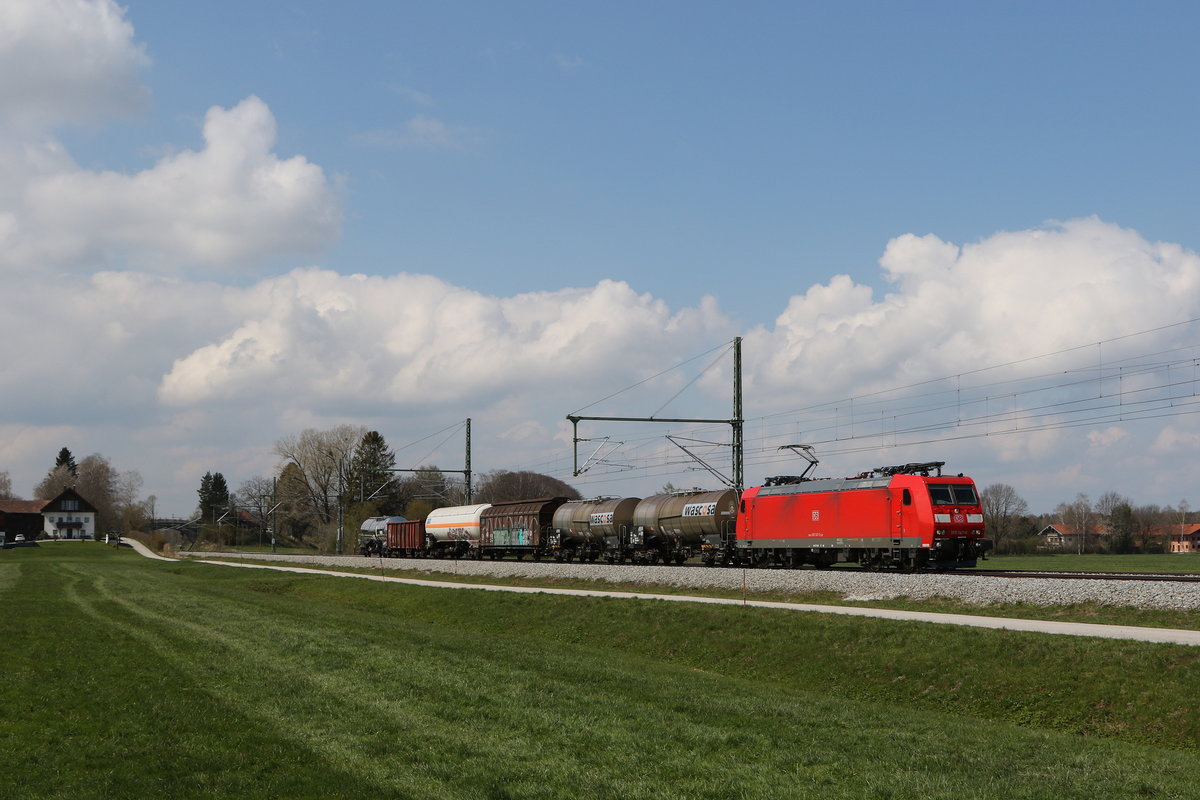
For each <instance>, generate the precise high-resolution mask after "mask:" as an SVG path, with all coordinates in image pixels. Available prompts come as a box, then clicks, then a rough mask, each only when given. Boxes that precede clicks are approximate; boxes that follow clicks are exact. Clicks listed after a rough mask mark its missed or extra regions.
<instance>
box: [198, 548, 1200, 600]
mask: <svg viewBox="0 0 1200 800" xmlns="http://www.w3.org/2000/svg"><path fill="white" fill-rule="evenodd" d="M181 555H185V556H187V557H189V558H219V559H223V560H230V559H236V560H247V561H254V560H258V561H286V562H289V563H295V564H320V565H322V566H332V567H341V568H356V567H357V568H362V567H370V568H378V567H379V566H380V565H381V564H382V566H383V568H384V569H385V570H387V571H393V570H402V569H403V570H419V571H421V572H426V573H429V574H430V576H431V577H432V576H438V575H447V574H449V575H455V574H457V575H483V576H489V575H490V576H506V577H524V578H533V579H539V580H545V579H553V578H576V579H585V580H601V581H608V582H612V583H643V584H657V585H660V586H674V587H680V588H722V589H732V590H734V591H739V590H741V589H742V587H743V581H744V582H745V583H744V586H745V588H746V589H747V590H748V591H750V592H785V593H786V592H811V591H832V592H837V593H839V594H841V595H842V596H843V597H844V598H845V599H846V600H851V601H860V602H869V601H872V600H890V599H894V598H901V597H909V598H913V599H916V600H921V599H925V598H929V597H949V598H955V599H958V600H961V601H963V602H966V603H971V604H974V605H980V606H986V605H991V604H1003V603H1029V604H1031V605H1045V606H1058V605H1075V604H1080V603H1096V604H1099V605H1107V606H1135V607H1138V608H1164V609H1180V610H1188V611H1190V610H1196V609H1200V583H1184V582H1180V583H1175V582H1171V581H1152V582H1138V581H1109V580H1056V579H1050V578H1020V579H1016V578H993V577H981V576H972V575H950V574H917V575H900V574H888V573H867V572H864V573H852V572H844V571H841V570H833V571H823V570H812V569H801V570H774V569H747V570H743V569H737V568H733V569H729V568H725V569H722V568H708V569H704V568H693V567H687V568H679V567H664V566H630V565H609V564H599V565H597V564H578V563H574V564H559V563H555V562H540V563H538V562H532V561H442V560H436V559H401V558H396V559H378V558H362V557H359V556H318V555H303V556H292V555H288V556H285V555H275V554H270V553H263V554H254V553H241V554H232V553H186V554H181Z"/></svg>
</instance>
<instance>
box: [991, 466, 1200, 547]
mask: <svg viewBox="0 0 1200 800" xmlns="http://www.w3.org/2000/svg"><path fill="white" fill-rule="evenodd" d="M980 500H981V502H982V503H983V516H984V523H985V525H986V526H987V535H988V537H989V538H991V539H992V541H993V542H995V551H996V552H997V553H1002V554H1003V553H1013V554H1016V553H1028V552H1033V551H1034V550H1036V549H1038V548H1039V547H1042V546H1043V544H1044V543H1043V541H1042V538H1041V537H1040V536H1039V535H1038V534H1039V532H1040V531H1043V530H1045V528H1046V527H1047V526H1049V525H1058V526H1060V527H1062V528H1063V529H1065V530H1067V531H1069V532H1071V533H1072V534H1073V535H1074V536H1075V544H1074V545H1072V549H1073V551H1074V552H1080V553H1085V552H1086V553H1161V552H1164V551H1165V549H1166V548H1167V547H1168V546H1169V545H1168V542H1169V536H1170V535H1174V534H1177V533H1178V532H1179V531H1180V530H1181V529H1182V527H1183V526H1184V525H1186V524H1187V523H1188V522H1189V519H1188V515H1189V513H1190V511H1191V506H1190V505H1189V503H1188V501H1187V500H1181V501H1179V505H1178V506H1174V507H1172V506H1159V505H1153V504H1150V505H1134V503H1133V501H1131V500H1130V499H1129V498H1128V497H1126V496H1125V495H1122V494H1121V493H1119V492H1115V491H1110V492H1105V493H1104V494H1102V495H1101V496H1100V497H1099V499H1097V500H1096V501H1092V499H1091V498H1090V497H1089V496H1088V495H1087V494H1083V493H1080V494H1077V495H1076V496H1075V499H1074V500H1073V501H1071V502H1062V503H1059V504H1058V506H1057V507H1056V508H1055V509H1054V511H1053V512H1050V513H1047V514H1030V513H1029V505H1028V503H1026V502H1025V500H1024V499H1022V498H1021V496H1020V495H1019V494H1018V493H1017V491H1016V489H1014V488H1013V487H1012V486H1009V485H1008V484H1006V483H994V484H992V485H991V486H988V487H987V488H985V489H983V490H982V491H981V492H980Z"/></svg>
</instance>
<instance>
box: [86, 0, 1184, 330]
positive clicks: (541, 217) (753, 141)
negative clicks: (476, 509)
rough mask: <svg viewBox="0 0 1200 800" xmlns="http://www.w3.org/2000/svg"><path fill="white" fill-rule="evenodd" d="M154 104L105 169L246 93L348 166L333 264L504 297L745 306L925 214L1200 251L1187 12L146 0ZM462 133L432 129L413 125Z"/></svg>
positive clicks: (288, 137) (864, 267)
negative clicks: (1084, 231)
mask: <svg viewBox="0 0 1200 800" xmlns="http://www.w3.org/2000/svg"><path fill="white" fill-rule="evenodd" d="M128 9H129V11H128V15H127V16H128V18H129V19H130V20H131V21H132V22H133V23H134V25H135V27H136V30H137V32H138V38H139V40H141V41H143V42H145V43H146V47H147V52H148V53H149V55H150V56H151V58H152V59H153V62H154V63H153V66H152V67H151V68H149V69H148V70H146V71H145V73H144V79H145V81H146V83H147V85H148V86H149V87H150V88H151V90H152V93H153V107H152V109H151V111H150V114H149V115H148V116H139V117H136V118H134V119H132V120H129V121H127V122H126V123H125V124H123V125H118V126H114V127H112V128H109V129H105V130H102V131H99V132H98V133H97V132H90V135H82V136H81V137H80V139H79V141H80V144H81V145H85V146H86V150H87V152H88V154H89V155H90V156H92V157H93V158H95V160H96V162H97V163H99V164H103V165H105V166H111V165H113V164H126V165H130V166H134V165H141V164H145V163H146V160H147V159H148V158H150V157H152V156H153V155H155V154H156V148H157V147H159V146H161V145H162V144H163V143H164V142H176V143H181V144H184V143H186V144H189V145H190V144H192V143H193V142H194V141H195V138H196V129H195V128H196V120H197V118H198V114H199V113H200V111H201V110H202V109H206V108H207V107H208V106H209V105H212V104H221V105H226V106H228V105H232V104H234V103H236V102H238V101H239V100H241V99H242V98H244V97H246V96H248V95H251V94H254V95H257V96H259V97H261V98H262V99H263V100H264V101H265V102H267V103H268V105H269V106H270V108H271V110H272V112H273V113H274V115H275V117H276V119H277V122H278V126H279V143H278V146H277V150H278V151H279V152H280V153H281V154H289V153H300V154H304V155H305V156H306V157H307V158H308V159H309V160H311V161H313V162H315V163H317V164H320V165H322V166H323V167H324V168H325V169H326V170H327V171H329V172H331V173H335V174H337V175H338V176H340V177H341V178H343V179H344V180H345V186H344V189H345V192H346V220H345V226H344V229H343V235H342V237H341V239H340V241H339V242H337V243H336V244H335V245H334V246H333V247H332V248H331V249H330V250H329V251H328V253H327V255H326V256H325V258H324V259H323V261H324V263H326V264H328V265H330V266H332V267H334V268H336V269H338V270H339V271H343V272H346V271H361V272H366V273H371V274H388V273H391V272H394V271H397V270H409V271H420V272H432V273H435V274H437V275H440V276H442V277H444V278H446V279H447V280H450V281H452V282H456V283H462V284H465V285H470V286H473V287H475V288H478V289H480V290H481V291H487V292H493V293H498V294H499V293H507V292H512V291H528V290H536V289H542V288H548V287H552V286H557V285H561V284H564V283H565V284H569V285H587V284H591V283H594V282H595V281H597V280H600V279H602V278H606V277H607V278H616V279H621V280H630V281H631V282H632V283H633V285H634V286H635V288H637V289H640V290H642V291H650V292H653V293H654V294H656V295H657V296H662V297H669V298H671V299H673V300H676V301H677V302H689V303H690V302H694V301H695V300H696V299H697V298H698V297H699V296H700V295H702V294H704V293H713V294H715V295H716V296H717V297H718V299H719V300H720V301H721V303H722V305H723V307H724V308H726V309H727V310H728V311H730V312H731V313H734V314H736V315H737V316H738V317H739V318H740V319H741V320H743V321H744V322H746V323H753V322H755V321H757V320H759V319H762V318H763V317H764V315H770V314H773V313H775V312H777V310H778V309H777V307H776V306H775V304H773V303H771V302H769V301H767V298H768V297H770V296H771V295H772V294H773V293H775V292H778V291H780V290H781V289H782V290H784V291H791V290H794V289H797V288H802V287H804V286H807V285H808V284H809V283H811V282H813V281H817V280H821V279H823V278H825V277H827V276H828V275H831V274H836V273H840V272H845V273H848V274H850V275H852V276H853V277H855V278H856V279H858V280H861V281H866V282H868V283H875V284H877V281H878V279H877V272H878V270H877V266H876V261H877V259H878V258H879V255H880V253H881V250H882V246H883V244H884V243H885V242H886V241H887V240H888V239H889V238H891V237H893V236H895V235H898V234H900V233H905V232H913V233H917V234H925V233H936V234H938V235H939V236H941V237H942V238H944V239H949V240H953V241H956V242H970V241H974V240H977V239H980V238H982V237H985V236H988V235H990V234H992V233H994V232H996V231H998V230H1021V229H1025V228H1028V227H1032V226H1037V225H1040V224H1042V223H1043V222H1044V221H1046V220H1052V219H1070V218H1073V217H1077V216H1087V215H1092V214H1095V215H1098V216H1100V217H1101V218H1103V219H1107V220H1113V221H1117V222H1119V223H1121V224H1123V225H1126V226H1129V227H1132V228H1135V229H1136V230H1138V231H1139V232H1140V233H1142V234H1143V235H1144V236H1146V237H1147V238H1149V239H1151V240H1156V239H1166V240H1170V241H1178V242H1181V243H1183V244H1185V245H1187V246H1190V247H1195V246H1197V245H1198V244H1200V242H1197V241H1196V240H1195V231H1194V225H1192V224H1191V222H1192V220H1193V219H1194V217H1195V212H1196V210H1197V209H1196V200H1195V196H1196V195H1195V192H1194V191H1193V190H1192V187H1194V186H1195V185H1196V184H1197V178H1198V177H1200V176H1198V175H1197V165H1196V163H1195V159H1194V158H1192V152H1193V146H1194V136H1195V130H1196V122H1197V108H1198V107H1200V106H1198V104H1197V103H1196V102H1194V94H1195V91H1196V90H1195V56H1194V54H1193V53H1194V47H1193V41H1192V38H1191V37H1192V33H1193V32H1194V30H1195V25H1194V23H1195V22H1196V21H1197V19H1196V17H1197V12H1196V10H1195V7H1194V6H1191V5H1189V4H1171V3H1156V4H1152V5H1151V6H1150V7H1148V8H1147V7H1144V6H1140V5H1135V4H1130V3H1088V4H1080V3H1043V2H1039V3H995V4H965V3H890V2H889V3H839V4H823V3H822V4H814V3H737V4H733V3H694V2H686V3H668V2H656V3H591V4H576V3H490V2H485V3H453V2H452V3H388V2H383V3H365V2H355V3H350V4H346V5H337V6H333V5H330V4H328V3H299V2H288V3H220V2H217V3H175V2H165V3H163V2H155V3H138V2H133V3H130V4H129V5H128ZM419 118H424V119H428V120H431V121H436V123H438V124H439V125H441V126H444V130H443V131H442V132H440V133H437V134H433V135H431V137H430V139H429V140H428V141H426V142H424V143H422V142H420V141H414V140H413V138H412V136H411V135H410V134H409V132H408V128H407V126H408V125H409V124H410V123H411V122H412V121H413V120H414V119H419Z"/></svg>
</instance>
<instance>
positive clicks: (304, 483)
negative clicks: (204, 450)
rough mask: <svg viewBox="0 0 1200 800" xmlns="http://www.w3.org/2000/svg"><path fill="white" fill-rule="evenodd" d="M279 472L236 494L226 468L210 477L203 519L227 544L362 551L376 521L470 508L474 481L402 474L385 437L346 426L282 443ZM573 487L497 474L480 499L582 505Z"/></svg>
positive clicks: (482, 487) (526, 475) (421, 469)
mask: <svg viewBox="0 0 1200 800" xmlns="http://www.w3.org/2000/svg"><path fill="white" fill-rule="evenodd" d="M274 450H275V455H276V456H278V457H279V459H280V466H279V467H278V470H277V472H276V473H275V474H274V475H271V476H255V477H252V478H250V479H248V480H246V481H245V482H243V483H242V484H241V485H240V486H239V487H238V489H237V490H236V491H230V490H229V488H228V485H227V481H226V479H225V477H224V475H223V474H222V473H220V472H210V473H206V474H205V476H204V477H203V478H202V479H201V483H200V488H199V489H198V490H197V494H198V496H199V504H198V506H197V516H198V518H199V519H200V520H202V521H203V524H204V526H205V529H206V533H207V535H210V536H212V537H213V538H216V539H219V540H221V541H222V542H223V543H226V544H232V543H235V542H241V543H244V542H246V541H252V540H253V539H254V538H255V537H256V536H257V537H259V538H264V537H265V538H276V539H285V540H291V541H293V542H299V543H303V544H307V545H311V546H315V547H317V548H319V549H321V550H326V551H328V550H333V549H335V548H336V546H337V532H338V530H339V528H340V529H341V530H342V531H343V536H344V537H345V538H344V543H343V549H350V548H352V547H353V546H354V542H355V536H356V535H357V532H358V530H359V526H360V525H361V524H362V522H363V521H364V520H366V519H368V518H369V517H389V516H402V517H405V518H407V519H423V518H424V517H425V516H427V515H428V514H429V512H430V511H433V510H434V509H436V508H443V507H445V506H455V505H463V504H465V503H466V502H467V496H466V482H465V476H462V475H457V474H455V473H452V472H444V471H443V470H441V469H440V468H438V467H437V466H436V465H426V466H417V467H413V468H411V469H409V468H397V466H396V454H395V452H394V451H393V450H392V449H391V448H390V447H389V446H388V444H387V441H386V440H385V439H384V437H383V435H382V434H381V433H380V432H379V431H373V430H367V429H366V428H365V427H364V426H355V425H339V426H337V427H334V428H331V429H329V430H316V429H312V428H310V429H307V430H305V431H303V432H301V433H299V434H294V435H290V436H285V437H284V438H282V439H280V440H279V441H277V442H276V443H275V448H274ZM579 496H580V495H579V492H578V491H576V490H575V489H574V488H573V487H572V486H570V485H569V484H567V483H564V482H563V481H560V480H558V479H556V478H553V477H551V476H548V475H541V474H539V473H533V472H510V471H507V470H496V471H493V472H487V473H484V474H483V475H481V476H480V477H479V481H478V485H477V486H476V487H474V490H473V492H472V502H475V503H496V502H502V501H504V500H521V499H527V498H532V497H567V498H570V499H578V498H579Z"/></svg>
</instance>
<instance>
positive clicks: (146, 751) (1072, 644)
mask: <svg viewBox="0 0 1200 800" xmlns="http://www.w3.org/2000/svg"><path fill="white" fill-rule="evenodd" d="M0 599H2V601H3V606H2V607H3V615H2V616H0V643H2V644H0V715H2V717H0V719H2V722H0V753H2V757H3V759H4V766H3V769H0V796H3V797H5V798H46V797H62V798H81V797H82V798H86V797H97V798H99V797H104V798H125V797H130V798H133V797H248V796H255V797H278V798H293V797H314V798H315V797H322V798H325V797H355V798H364V797H394V798H409V797H411V798H589V799H591V798H614V799H615V798H792V797H795V798H807V797H811V798H956V799H957V798H993V797H994V798H1058V797H1062V798H1088V800H1095V799H1096V798H1121V797H1131V798H1134V797H1164V798H1165V797H1179V798H1191V797H1195V796H1196V789H1195V787H1196V786H1200V713H1198V711H1197V703H1196V702H1195V698H1196V697H1198V696H1200V669H1197V667H1198V666H1200V664H1198V661H1200V649H1198V648H1186V647H1180V646H1169V645H1151V644H1139V643H1133V642H1121V641H1108V640H1094V639H1086V638H1078V637H1052V636H1048V635H1035V634H1019V633H1014V632H1006V631H988V630H974V629H966V628H958V627H952V626H937V625H928V624H923V623H897V622H889V621H884V620H870V619H856V618H842V617H834V616H828V615H817V614H801V613H794V612H783V611H773V610H764V609H754V608H745V607H711V606H700V605H695V606H693V605H690V604H683V603H665V602H656V601H641V600H617V599H598V598H574V597H554V596H550V595H514V594H502V593H495V592H482V591H471V590H445V589H436V588H431V587H419V586H416V587H414V586H403V585H394V584H380V583H374V582H369V581H360V580H356V579H348V578H336V577H332V576H323V575H296V574H288V573H275V572H268V571H263V570H243V569H238V568H234V567H220V566H214V565H209V564H203V563H192V562H178V563H165V562H155V561H150V560H147V559H143V558H141V557H139V556H137V555H136V554H135V553H133V552H131V551H128V550H115V549H113V548H109V547H105V546H103V545H101V544H99V543H71V544H65V543H59V544H47V545H43V546H41V547H27V548H15V549H11V550H4V551H0Z"/></svg>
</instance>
